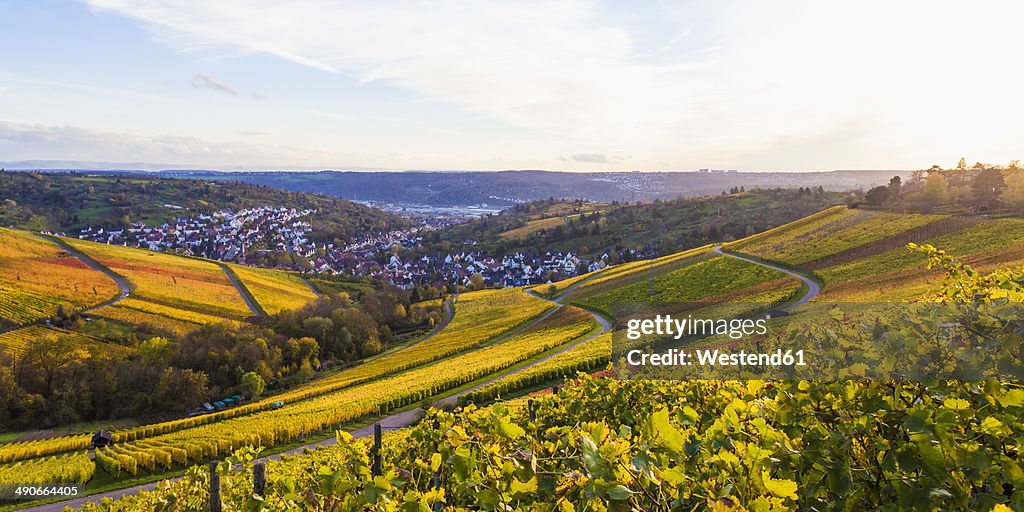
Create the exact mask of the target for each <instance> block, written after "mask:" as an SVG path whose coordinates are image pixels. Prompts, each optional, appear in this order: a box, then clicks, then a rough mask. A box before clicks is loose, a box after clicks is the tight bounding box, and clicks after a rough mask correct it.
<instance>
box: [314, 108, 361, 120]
mask: <svg viewBox="0 0 1024 512" xmlns="http://www.w3.org/2000/svg"><path fill="white" fill-rule="evenodd" d="M302 111H303V112H305V113H307V114H313V115H315V116H320V117H326V118H327V119H333V120H335V121H351V120H352V117H351V116H346V115H344V114H335V113H334V112H325V111H323V110H316V109H312V108H307V109H303V110H302Z"/></svg>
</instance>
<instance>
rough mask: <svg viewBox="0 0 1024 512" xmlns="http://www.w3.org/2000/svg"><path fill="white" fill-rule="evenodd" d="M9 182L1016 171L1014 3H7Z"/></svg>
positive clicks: (0, 155)
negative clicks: (102, 167) (16, 174)
mask: <svg viewBox="0 0 1024 512" xmlns="http://www.w3.org/2000/svg"><path fill="white" fill-rule="evenodd" d="M0 12H2V16H0V19H2V21H0V27H2V30H0V45H2V48H3V51H0V64H2V65H0V161H7V162H10V161H18V160H69V161H80V162H86V161H91V162H131V163H136V162H143V163H151V164H157V165H167V166H174V167H193V168H198V167H202V168H223V169H241V168H260V169H265V168H291V169H307V168H308V169H320V168H332V169H481V170H490V169H524V168H529V169H552V170H589V171H602V170H609V171H610V170H690V169H696V168H700V167H711V168H729V169H743V170H816V169H910V168H921V167H927V166H929V165H930V164H932V163H941V164H951V163H955V162H956V161H957V160H958V159H959V158H960V157H961V156H966V157H967V158H968V159H969V160H971V161H972V162H973V161H974V160H981V161H986V162H1006V161H1009V160H1011V159H1015V158H1024V130H1021V129H1020V128H1019V127H1018V126H1017V125H1018V123H1019V122H1020V121H1019V120H1020V119H1021V118H1022V117H1024V116H1022V114H1024V101H1022V100H1021V92H1020V88H1021V83H1022V78H1024V71H1022V69H1021V66H1020V63H1019V59H1020V55H1021V54H1022V50H1024V40H1022V39H1021V38H1020V36H1019V27H1020V26H1021V23H1022V21H1024V16H1022V15H1024V3H1022V2H1016V1H1005V2H962V1H961V2H946V1H924V0H922V1H918V0H901V1H897V2H892V1H874V0H866V1H857V2H853V1H850V2H842V3H840V2H830V1H813V0H807V1H789V0H773V1H749V2H738V1H669V0H665V1H661V2H658V1H654V2H645V1H636V2H633V1H622V2H596V1H587V0H554V1H530V0H516V1H509V2H490V1H482V0H474V1H463V2H459V1H446V0H438V1H415V2H414V1H403V0H398V1H393V0H367V1H362V0H353V1H326V0H298V1H290V2H281V1H277V0H274V1H264V0H216V1H208V0H152V1H143V0H89V1H87V2H57V1H49V0H40V1H30V2H25V1H18V0H0Z"/></svg>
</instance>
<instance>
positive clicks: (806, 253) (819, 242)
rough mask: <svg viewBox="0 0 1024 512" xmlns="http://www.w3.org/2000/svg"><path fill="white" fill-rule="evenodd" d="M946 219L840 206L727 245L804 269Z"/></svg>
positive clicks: (935, 216)
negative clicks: (843, 253)
mask: <svg viewBox="0 0 1024 512" xmlns="http://www.w3.org/2000/svg"><path fill="white" fill-rule="evenodd" d="M946 218H947V216H943V215H920V214H902V213H884V212H875V211H869V210H851V209H848V208H846V207H843V206H837V207H834V208H830V209H828V210H825V211H823V212H821V213H819V214H816V215H812V216H810V217H806V218H804V219H801V220H799V221H796V222H792V223H789V224H786V225H784V226H780V227H778V228H776V229H772V230H769V231H766V232H764V233H761V234H758V235H754V236H752V237H748V238H744V239H741V240H737V241H735V242H732V243H728V244H725V248H726V249H728V250H730V251H736V252H741V253H744V254H748V255H750V256H756V257H758V258H762V259H766V260H771V261H777V262H781V263H785V264H788V265H795V266H801V265H805V264H807V263H810V262H813V261H816V260H820V259H822V258H826V257H828V256H832V255H836V254H839V253H842V252H844V251H848V250H851V249H854V248H857V247H861V246H863V245H865V244H868V243H871V242H875V241H878V240H884V239H888V238H890V237H893V236H896V235H899V234H901V233H905V232H907V231H909V230H912V229H915V228H920V227H922V226H925V225H927V224H929V223H932V222H937V221H941V220H943V219H946Z"/></svg>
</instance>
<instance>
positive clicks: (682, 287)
mask: <svg viewBox="0 0 1024 512" xmlns="http://www.w3.org/2000/svg"><path fill="white" fill-rule="evenodd" d="M783 277H786V276H785V274H783V273H781V272H779V271H776V270H772V269H769V268H766V267H761V266H757V265H752V264H750V263H747V262H744V261H740V260H737V259H734V258H727V257H717V258H712V259H707V260H703V261H699V262H697V263H694V264H692V265H689V266H685V267H682V268H679V269H677V270H673V271H671V272H668V273H665V274H661V275H658V276H656V277H655V279H654V280H653V289H652V286H651V285H652V283H651V282H649V281H647V280H642V281H636V282H633V283H631V284H628V285H624V286H620V287H618V288H614V289H612V290H610V291H607V292H604V293H599V294H597V295H593V296H586V295H583V294H584V293H585V291H586V290H585V289H584V288H581V289H580V291H578V292H576V293H575V294H574V295H573V297H572V300H573V301H574V302H576V303H578V304H581V305H583V306H585V307H588V308H591V309H595V310H598V311H601V312H604V313H606V314H608V315H609V316H610V314H611V313H613V311H612V310H613V309H614V307H615V306H616V305H617V304H618V305H623V304H627V303H636V302H660V303H680V302H691V301H698V300H701V299H706V298H710V297H714V296H717V295H722V294H727V293H730V292H734V291H737V290H742V289H744V288H747V287H750V286H754V285H757V284H759V283H764V282H769V281H774V280H778V279H781V278H783ZM651 291H653V292H654V293H653V294H652V293H651ZM581 295H582V297H581Z"/></svg>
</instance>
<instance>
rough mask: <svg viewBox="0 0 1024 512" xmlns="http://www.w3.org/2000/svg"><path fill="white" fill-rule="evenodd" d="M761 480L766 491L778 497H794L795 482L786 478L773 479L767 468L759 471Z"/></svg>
mask: <svg viewBox="0 0 1024 512" xmlns="http://www.w3.org/2000/svg"><path fill="white" fill-rule="evenodd" d="M761 480H762V481H763V482H764V487H765V489H768V492H770V493H772V494H774V495H776V496H778V497H780V498H790V499H794V500H795V499H796V482H794V481H792V480H786V479H781V480H773V479H772V476H771V474H769V473H768V470H767V469H765V470H763V471H761Z"/></svg>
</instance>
